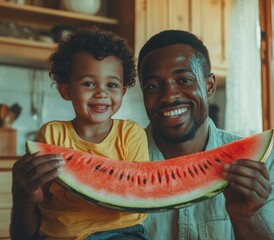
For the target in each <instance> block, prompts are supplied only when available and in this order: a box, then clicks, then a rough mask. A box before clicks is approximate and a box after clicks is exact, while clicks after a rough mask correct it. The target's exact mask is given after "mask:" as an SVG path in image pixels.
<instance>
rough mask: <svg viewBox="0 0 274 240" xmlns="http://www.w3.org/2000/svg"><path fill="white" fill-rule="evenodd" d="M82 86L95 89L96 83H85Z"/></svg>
mask: <svg viewBox="0 0 274 240" xmlns="http://www.w3.org/2000/svg"><path fill="white" fill-rule="evenodd" d="M82 85H83V86H85V87H93V86H94V83H93V82H84V83H82Z"/></svg>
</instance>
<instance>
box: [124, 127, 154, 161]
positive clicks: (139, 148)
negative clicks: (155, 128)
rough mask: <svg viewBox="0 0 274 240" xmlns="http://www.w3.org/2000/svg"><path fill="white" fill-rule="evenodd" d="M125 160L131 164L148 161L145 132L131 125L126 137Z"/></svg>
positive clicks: (141, 128)
mask: <svg viewBox="0 0 274 240" xmlns="http://www.w3.org/2000/svg"><path fill="white" fill-rule="evenodd" d="M127 160H128V161H132V162H145V161H149V153H148V142H147V136H146V133H145V130H144V129H143V127H141V126H140V125H139V124H137V123H133V126H132V127H131V129H130V132H129V135H128V137H127Z"/></svg>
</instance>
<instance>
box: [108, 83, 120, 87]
mask: <svg viewBox="0 0 274 240" xmlns="http://www.w3.org/2000/svg"><path fill="white" fill-rule="evenodd" d="M108 87H109V88H117V87H118V84H117V83H109V84H108Z"/></svg>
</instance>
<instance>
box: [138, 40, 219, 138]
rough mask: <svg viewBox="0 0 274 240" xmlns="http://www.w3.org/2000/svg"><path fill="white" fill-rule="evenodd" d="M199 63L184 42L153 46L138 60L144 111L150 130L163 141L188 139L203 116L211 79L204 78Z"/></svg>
mask: <svg viewBox="0 0 274 240" xmlns="http://www.w3.org/2000/svg"><path fill="white" fill-rule="evenodd" d="M201 63H202V60H201V58H198V57H196V56H195V54H194V50H193V48H192V47H190V46H189V45H186V44H175V45H170V46H168V47H165V48H160V49H156V50H154V51H152V52H150V53H149V54H148V55H146V56H145V58H144V59H143V61H142V63H141V67H140V74H139V75H140V80H141V82H142V89H143V94H144V103H145V107H146V111H147V114H148V117H149V118H150V121H151V123H152V125H153V129H154V132H156V133H157V135H159V136H160V137H161V138H162V139H163V140H164V141H167V142H169V143H180V142H184V141H187V140H190V139H192V138H193V137H194V136H195V133H196V131H197V129H198V128H199V127H200V126H201V125H202V123H203V122H204V121H205V119H206V117H207V114H208V97H209V96H211V95H212V94H213V93H214V89H215V79H214V78H210V77H209V78H205V77H204V73H203V69H202V65H201Z"/></svg>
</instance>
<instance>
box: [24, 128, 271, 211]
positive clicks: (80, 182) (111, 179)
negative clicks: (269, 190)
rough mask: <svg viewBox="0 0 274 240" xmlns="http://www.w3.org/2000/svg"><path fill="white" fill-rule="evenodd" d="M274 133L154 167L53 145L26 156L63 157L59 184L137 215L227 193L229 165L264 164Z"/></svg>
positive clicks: (32, 148) (32, 145)
mask: <svg viewBox="0 0 274 240" xmlns="http://www.w3.org/2000/svg"><path fill="white" fill-rule="evenodd" d="M272 146H273V130H268V131H265V132H263V133H259V134H256V135H253V136H250V137H246V138H243V139H240V140H238V141H234V142H231V143H228V144H226V145H223V146H221V147H219V148H216V149H213V150H209V151H205V152H200V153H196V154H192V155H187V156H182V157H177V158H172V159H168V160H165V161H155V162H126V161H117V160H112V159H109V158H107V157H102V156H98V155H94V154H90V153H83V152H78V151H75V150H72V149H68V148H64V147H59V146H55V145H49V144H42V143H37V142H31V141H28V142H27V149H28V152H30V153H34V152H37V151H40V152H41V153H44V154H49V153H50V154H52V153H53V154H55V153H56V154H61V155H63V156H64V159H65V160H66V164H65V166H64V171H63V172H62V173H61V174H60V175H59V182H60V183H61V184H62V185H64V186H65V187H67V188H69V189H70V190H71V191H72V192H73V193H75V194H76V195H78V196H80V197H82V198H83V199H85V200H88V201H91V202H93V203H96V204H97V205H99V206H102V207H107V208H112V209H119V210H122V211H133V212H137V211H140V212H142V211H143V212H153V211H163V210H167V209H172V208H179V207H185V206H188V205H191V204H194V203H196V202H198V201H201V200H204V199H207V198H210V197H213V196H215V195H216V194H218V193H220V192H221V191H223V190H224V189H225V187H226V185H227V181H226V180H224V179H223V178H222V172H223V169H224V165H225V164H231V163H232V162H233V161H234V160H237V159H253V160H256V161H266V159H267V157H268V155H269V154H270V151H271V149H272Z"/></svg>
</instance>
